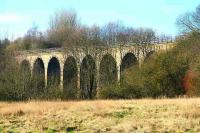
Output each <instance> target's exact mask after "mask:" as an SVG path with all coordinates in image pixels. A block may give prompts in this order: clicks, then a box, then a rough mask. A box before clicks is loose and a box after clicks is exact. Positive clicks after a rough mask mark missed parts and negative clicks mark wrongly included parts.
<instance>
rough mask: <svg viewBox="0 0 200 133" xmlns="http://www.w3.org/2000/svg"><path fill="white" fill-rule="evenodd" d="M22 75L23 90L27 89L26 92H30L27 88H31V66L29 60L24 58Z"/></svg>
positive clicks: (21, 69)
mask: <svg viewBox="0 0 200 133" xmlns="http://www.w3.org/2000/svg"><path fill="white" fill-rule="evenodd" d="M20 77H21V82H22V86H23V90H25V92H26V93H28V92H30V91H27V90H28V89H31V66H30V63H29V62H28V61H27V60H23V61H22V62H21V64H20Z"/></svg>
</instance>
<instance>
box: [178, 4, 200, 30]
mask: <svg viewBox="0 0 200 133" xmlns="http://www.w3.org/2000/svg"><path fill="white" fill-rule="evenodd" d="M176 24H177V26H178V27H179V28H180V30H181V32H183V33H185V32H190V31H196V32H200V5H199V6H197V8H196V11H194V12H187V13H185V14H183V15H181V16H179V17H178V19H177V22H176Z"/></svg>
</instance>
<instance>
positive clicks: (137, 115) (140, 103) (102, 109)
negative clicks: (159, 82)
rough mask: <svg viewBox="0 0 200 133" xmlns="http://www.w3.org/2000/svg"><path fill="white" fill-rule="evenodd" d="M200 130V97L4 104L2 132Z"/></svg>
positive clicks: (0, 105)
mask: <svg viewBox="0 0 200 133" xmlns="http://www.w3.org/2000/svg"><path fill="white" fill-rule="evenodd" d="M66 130H68V131H71V132H86V133H88V132H113V133H115V132H200V99H199V98H196V99H195V98H193V99H160V100H151V99H143V100H117V101H115V100H97V101H78V102H73V101H69V102H48V101H42V102H37V101H32V102H19V103H18V102H16V103H6V102H2V103H0V132H49V133H52V132H66Z"/></svg>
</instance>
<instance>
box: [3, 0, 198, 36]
mask: <svg viewBox="0 0 200 133" xmlns="http://www.w3.org/2000/svg"><path fill="white" fill-rule="evenodd" d="M198 4H200V0H0V38H5V37H8V38H10V39H16V38H17V37H20V36H23V35H24V34H25V33H26V31H27V30H28V29H30V28H31V27H33V26H37V27H38V28H39V30H41V31H45V30H46V29H47V28H48V23H49V20H50V17H51V16H52V15H53V14H54V13H55V11H57V10H60V9H67V10H71V9H72V10H75V11H76V12H77V15H78V17H79V18H80V20H81V23H82V24H85V25H88V26H91V25H94V24H95V25H100V26H102V25H104V24H106V23H108V22H114V21H121V22H123V24H124V25H127V26H131V27H134V28H139V27H144V28H152V29H154V30H155V31H156V32H158V33H165V34H169V35H173V36H175V35H177V34H178V30H177V28H176V24H175V22H176V19H177V17H178V16H179V15H181V14H184V13H185V12H191V11H195V8H196V7H197V6H198Z"/></svg>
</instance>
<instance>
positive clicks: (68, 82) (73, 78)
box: [63, 57, 78, 99]
mask: <svg viewBox="0 0 200 133" xmlns="http://www.w3.org/2000/svg"><path fill="white" fill-rule="evenodd" d="M77 85H78V69H77V64H76V60H75V59H74V57H68V58H67V60H66V61H65V64H64V70H63V96H64V98H65V99H75V98H77V91H78V88H77V87H78V86H77Z"/></svg>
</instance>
